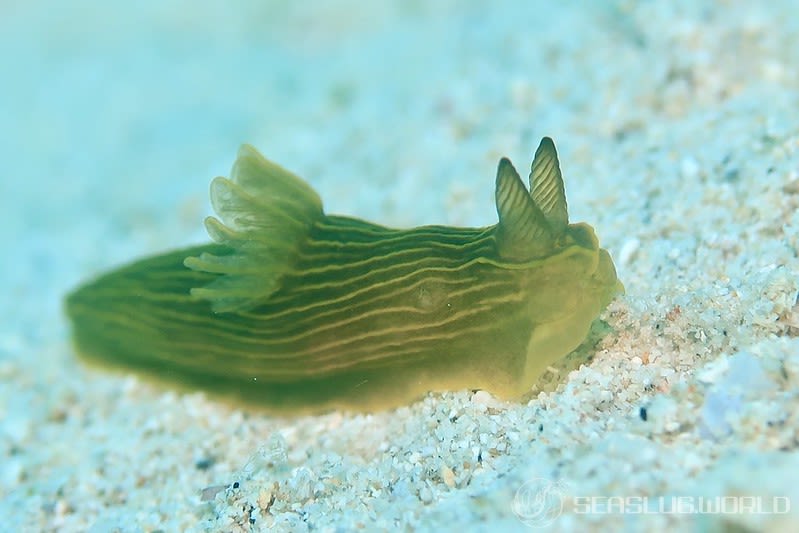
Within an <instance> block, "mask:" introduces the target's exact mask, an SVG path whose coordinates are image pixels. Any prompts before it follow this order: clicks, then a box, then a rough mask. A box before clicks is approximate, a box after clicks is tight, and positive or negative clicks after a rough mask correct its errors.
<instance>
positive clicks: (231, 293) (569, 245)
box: [66, 138, 623, 413]
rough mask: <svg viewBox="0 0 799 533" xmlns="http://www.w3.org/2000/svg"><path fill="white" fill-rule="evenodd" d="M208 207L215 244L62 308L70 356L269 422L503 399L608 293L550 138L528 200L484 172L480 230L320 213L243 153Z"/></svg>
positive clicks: (515, 184) (101, 284)
mask: <svg viewBox="0 0 799 533" xmlns="http://www.w3.org/2000/svg"><path fill="white" fill-rule="evenodd" d="M211 200H212V204H213V207H214V210H215V211H216V213H217V216H218V218H214V217H209V218H208V219H206V228H207V230H208V233H209V234H210V236H211V238H212V239H213V241H214V243H213V244H208V245H205V246H198V247H194V248H189V249H184V250H178V251H173V252H170V253H166V254H163V255H159V256H155V257H151V258H146V259H143V260H140V261H137V262H134V263H132V264H130V265H128V266H125V267H122V268H120V269H118V270H115V271H113V272H110V273H108V274H105V275H103V276H101V277H99V278H98V279H96V280H94V281H91V282H89V283H87V284H86V285H83V286H82V287H80V288H78V289H77V290H75V291H74V292H72V293H71V294H70V295H69V296H68V297H67V300H66V311H67V314H68V316H69V318H70V319H71V321H72V327H73V337H74V341H75V346H76V350H77V352H78V353H79V354H80V355H81V356H82V357H84V358H85V359H87V360H89V361H94V362H97V363H102V364H107V365H111V366H119V367H123V368H129V369H135V370H138V371H141V372H144V373H146V374H148V375H150V376H152V377H155V378H158V379H161V380H166V381H169V382H172V383H175V384H180V385H183V386H189V387H199V388H202V389H204V390H207V391H209V392H212V393H217V394H221V395H226V396H231V397H234V398H235V399H238V400H241V401H244V402H246V403H248V404H252V405H257V406H261V407H263V408H265V409H267V410H269V411H272V412H281V413H297V412H319V411H324V410H329V409H333V408H344V409H353V410H358V411H372V410H376V409H383V408H388V407H393V406H397V405H400V404H402V403H406V402H409V401H411V400H413V399H415V398H418V397H419V396H421V395H423V394H424V393H426V392H428V391H442V390H456V389H463V388H470V389H485V390H487V391H489V392H491V393H493V394H495V395H497V396H500V397H502V398H514V397H518V396H519V395H521V394H523V393H525V392H526V391H528V390H529V389H530V387H531V385H532V384H533V383H534V382H535V380H536V379H537V378H538V377H539V375H540V374H541V373H542V372H543V371H544V370H545V369H546V367H547V366H548V365H551V364H552V363H553V362H554V361H556V360H558V359H560V358H561V357H563V356H564V355H566V354H568V353H569V352H571V351H572V350H574V349H575V348H576V347H577V346H578V345H579V344H580V343H581V342H582V341H583V340H584V338H585V336H586V335H587V333H588V330H589V328H590V325H591V323H592V321H593V320H594V319H596V317H597V316H598V315H599V313H600V312H601V311H602V310H603V309H604V308H605V307H606V306H607V304H608V303H609V302H610V300H611V299H612V298H613V296H614V295H616V294H617V293H619V292H621V291H622V290H623V289H622V286H621V283H620V282H619V281H618V279H617V277H616V271H615V268H614V266H613V262H612V260H611V258H610V255H609V254H608V253H607V251H606V250H604V249H602V248H600V247H599V244H598V241H597V238H596V236H595V234H594V231H593V229H592V228H591V227H590V226H588V225H587V224H582V223H579V224H570V223H569V221H568V213H567V206H566V197H565V193H564V187H563V180H562V178H561V172H560V165H559V162H558V158H557V153H556V151H555V145H554V144H553V142H552V140H551V139H549V138H544V139H543V140H542V141H541V144H540V146H539V147H538V150H537V151H536V153H535V157H534V160H533V164H532V167H531V172H530V189H529V190H528V189H527V188H526V187H525V185H524V183H523V182H522V180H521V178H520V177H519V174H518V173H517V171H516V170H515V169H514V167H513V165H512V164H511V163H510V161H508V160H507V159H505V158H503V159H502V160H501V161H500V162H499V168H498V171H497V178H496V206H497V212H498V214H499V222H498V223H497V224H495V225H493V226H489V227H483V228H455V227H447V226H422V227H418V228H412V229H392V228H387V227H384V226H380V225H377V224H373V223H370V222H365V221H363V220H359V219H356V218H350V217H343V216H335V215H327V214H325V212H324V210H323V208H322V202H321V200H320V199H319V197H318V196H317V194H316V192H315V191H314V190H313V189H312V188H311V187H310V186H309V185H308V184H307V183H305V182H304V181H303V180H301V179H300V178H298V177H297V176H295V175H293V174H292V173H290V172H288V171H287V170H285V169H283V168H281V167H279V166H278V165H276V164H274V163H272V162H270V161H268V160H266V159H265V158H263V157H262V156H261V155H260V154H259V153H258V152H257V151H256V150H255V149H254V148H252V147H251V146H247V145H245V146H243V147H242V148H241V150H240V151H239V154H238V158H237V160H236V163H235V164H234V166H233V169H232V171H231V177H230V179H226V178H216V179H214V180H213V182H212V183H211Z"/></svg>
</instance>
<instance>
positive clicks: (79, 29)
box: [0, 0, 799, 532]
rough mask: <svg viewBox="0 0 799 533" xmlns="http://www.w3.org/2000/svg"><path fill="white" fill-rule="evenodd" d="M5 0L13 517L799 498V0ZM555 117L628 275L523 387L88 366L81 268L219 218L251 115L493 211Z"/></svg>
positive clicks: (308, 154)
mask: <svg viewBox="0 0 799 533" xmlns="http://www.w3.org/2000/svg"><path fill="white" fill-rule="evenodd" d="M135 4H136V7H134V6H133V4H125V5H124V6H123V5H122V4H116V3H111V4H109V3H102V2H93V1H88V0H82V1H78V2H71V3H70V4H69V7H64V6H63V5H62V4H60V3H55V2H43V3H31V4H22V3H11V4H5V5H3V6H0V43H1V44H2V46H1V47H0V50H2V52H0V67H1V70H2V72H4V76H3V83H2V84H1V85H0V96H2V97H1V98H0V116H3V117H4V118H3V124H4V126H5V128H4V134H3V135H2V139H0V159H1V160H2V162H3V171H2V177H0V193H2V194H0V198H1V199H2V200H0V201H2V206H1V207H2V213H3V224H2V225H0V238H2V242H3V244H4V245H5V246H4V251H5V254H4V258H3V260H2V261H1V262H0V284H1V285H2V287H1V288H2V294H4V298H3V304H2V306H1V307H0V310H1V312H2V318H3V320H2V321H0V517H2V518H1V519H0V530H7V531H99V532H102V531H150V532H152V531H183V530H188V531H261V530H265V529H268V528H270V527H272V528H274V529H276V530H284V531H303V530H322V531H334V530H336V531H347V530H353V529H363V530H367V531H371V530H410V529H418V530H431V531H432V530H436V531H439V530H463V531H498V530H508V531H512V530H518V531H524V530H527V529H529V528H539V529H541V528H546V530H553V531H587V530H591V529H599V528H603V529H604V528H611V527H612V528H613V529H615V530H627V531H640V530H648V531H667V530H668V531H697V530H701V531H728V530H740V531H745V530H752V531H755V530H758V531H786V532H787V531H796V530H797V528H799V485H797V483H796V482H795V479H796V473H797V472H799V419H797V403H799V339H797V335H799V308H797V291H798V290H799V277H798V274H799V263H798V262H797V249H798V248H799V214H797V206H799V70H797V68H796V65H799V46H797V43H799V17H797V16H795V5H794V2H791V1H790V0H784V1H773V2H768V3H766V2H762V3H752V2H744V1H737V0H730V1H724V2H721V1H719V2H712V1H677V2H651V1H650V2H627V1H617V2H592V3H588V2H577V1H571V2H563V3H560V4H559V6H558V7H554V6H552V5H550V3H544V2H535V1H533V2H524V1H519V2H503V3H499V4H498V3H492V2H481V1H469V2H454V1H451V2H435V3H434V6H435V7H430V6H428V5H427V3H425V2H396V3H392V2H375V3H368V4H367V3H364V2H355V1H348V0H342V1H324V2H308V3H303V4H301V5H295V3H291V2H283V1H273V2H242V3H237V4H235V7H231V5H227V4H226V5H224V6H223V5H222V4H220V5H219V6H217V7H216V8H210V7H202V6H198V5H197V4H196V3H194V2H181V1H172V2H154V1H151V2H138V3H135ZM544 135H549V136H552V137H553V138H555V140H556V142H557V144H558V149H559V152H560V158H561V163H562V167H563V171H564V176H565V180H566V188H567V197H568V200H569V207H570V213H571V218H572V219H573V220H584V221H587V222H589V223H590V224H592V225H593V226H594V227H595V228H596V230H597V233H598V235H599V237H600V239H601V241H602V245H603V246H604V247H606V248H608V249H609V250H610V252H611V254H612V255H613V257H614V259H615V261H616V265H617V268H618V272H619V277H620V279H621V280H622V281H623V282H624V284H625V286H626V291H627V292H626V294H625V295H624V296H622V297H619V298H617V299H616V300H615V301H614V302H613V303H612V304H611V305H610V307H609V308H608V309H607V310H606V311H605V312H604V313H603V315H602V319H603V320H604V322H605V323H606V324H607V327H605V328H604V332H603V333H602V334H598V335H594V336H592V337H591V338H590V339H589V341H588V342H587V343H586V344H585V345H583V346H582V347H581V348H580V349H579V350H578V352H577V353H576V354H574V355H572V356H570V357H568V358H567V359H566V360H565V361H564V362H563V364H562V365H559V366H558V367H557V368H553V369H552V371H551V372H550V374H549V375H548V379H547V380H546V381H545V382H542V383H541V384H540V386H539V388H537V389H536V390H533V391H531V393H530V395H529V396H528V397H527V398H525V399H524V400H523V401H519V402H501V401H498V400H496V399H494V398H492V397H491V396H490V395H489V394H487V393H485V392H473V391H471V392H470V391H458V392H451V393H445V394H431V395H429V396H428V397H426V398H424V399H422V400H420V401H418V402H415V403H413V404H411V405H408V406H405V407H401V408H399V409H396V410H392V411H388V412H380V413H376V414H372V415H354V414H348V413H340V412H336V413H331V414H327V415H324V416H308V417H297V418H274V417H269V416H264V415H262V414H258V413H253V412H250V411H246V410H240V409H236V408H233V407H230V406H227V405H224V404H220V403H218V402H216V401H214V400H211V399H208V398H206V397H205V395H204V394H202V393H200V392H197V393H188V394H186V393H180V392H176V391H172V390H170V389H169V388H165V387H161V386H155V385H150V384H148V383H144V382H142V381H140V380H139V379H137V377H136V376H133V375H124V374H122V375H120V374H113V373H105V372H101V371H96V370H93V369H88V368H86V367H85V366H84V365H83V364H82V363H81V362H80V361H79V360H77V359H76V357H75V354H74V352H73V350H72V348H71V345H70V342H69V327H68V324H67V322H66V320H65V318H64V316H63V314H62V311H61V302H62V298H63V295H64V294H65V293H66V292H67V291H68V290H70V289H71V288H73V287H74V286H75V285H76V284H77V283H79V282H80V281H81V280H84V279H86V278H87V277H90V276H92V275H95V274H97V273H99V272H101V271H104V270H106V269H108V268H110V267H113V266H116V265H119V264H122V263H124V262H125V261H128V260H130V259H133V258H136V257H139V256H141V255H144V254H149V253H152V252H156V251H159V250H164V249H169V248H173V247H178V246H184V245H187V244H191V243H196V242H203V241H204V240H205V236H204V232H203V229H202V225H201V223H200V221H201V219H202V217H203V216H204V215H205V214H206V213H207V212H208V210H209V207H208V202H207V184H208V181H209V180H210V178H211V177H213V176H215V175H219V174H226V173H227V170H228V168H229V165H230V163H231V162H232V159H233V157H234V155H235V152H236V148H237V146H238V145H239V144H240V143H241V142H245V141H246V142H251V143H252V144H254V145H255V146H257V147H258V148H259V149H261V150H262V151H263V152H264V153H265V154H266V155H267V156H268V157H270V158H271V159H273V160H275V161H278V162H280V163H281V164H283V165H285V166H286V167H288V168H290V169H292V170H294V171H296V172H297V173H298V174H299V175H301V176H303V177H306V178H307V179H308V180H309V181H310V182H311V183H312V184H313V185H314V187H316V188H317V189H318V190H319V192H320V195H321V197H322V198H323V199H324V200H325V204H326V209H327V211H328V212H331V213H342V214H350V215H355V216H359V217H363V218H367V219H370V220H374V221H376V222H381V223H384V224H387V225H393V226H410V225H420V224H426V223H446V224H455V225H487V224H492V223H494V221H495V216H496V215H495V211H494V206H493V198H492V194H493V178H494V170H495V165H496V161H497V160H498V158H499V157H500V156H502V155H507V156H510V157H511V159H512V160H514V161H515V162H516V163H517V166H519V167H523V166H525V165H527V164H528V163H529V160H530V158H531V155H532V151H533V150H534V149H535V146H536V145H537V142H538V139H539V138H540V137H542V136H544Z"/></svg>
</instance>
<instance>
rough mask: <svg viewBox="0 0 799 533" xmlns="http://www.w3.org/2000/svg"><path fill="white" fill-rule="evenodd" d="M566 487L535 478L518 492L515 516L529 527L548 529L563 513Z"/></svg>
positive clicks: (514, 500) (515, 499)
mask: <svg viewBox="0 0 799 533" xmlns="http://www.w3.org/2000/svg"><path fill="white" fill-rule="evenodd" d="M564 493H565V486H564V484H563V483H561V482H557V481H556V482H553V481H550V480H549V479H544V478H540V477H539V478H535V479H532V480H530V481H528V482H527V483H525V484H524V485H522V486H521V487H519V490H517V491H516V496H515V497H514V498H513V514H515V515H516V516H517V517H518V519H519V520H520V521H521V522H522V524H524V525H526V526H529V527H546V526H548V525H550V524H551V523H552V522H554V521H555V519H556V518H557V517H559V516H560V513H561V512H563V496H564Z"/></svg>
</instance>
